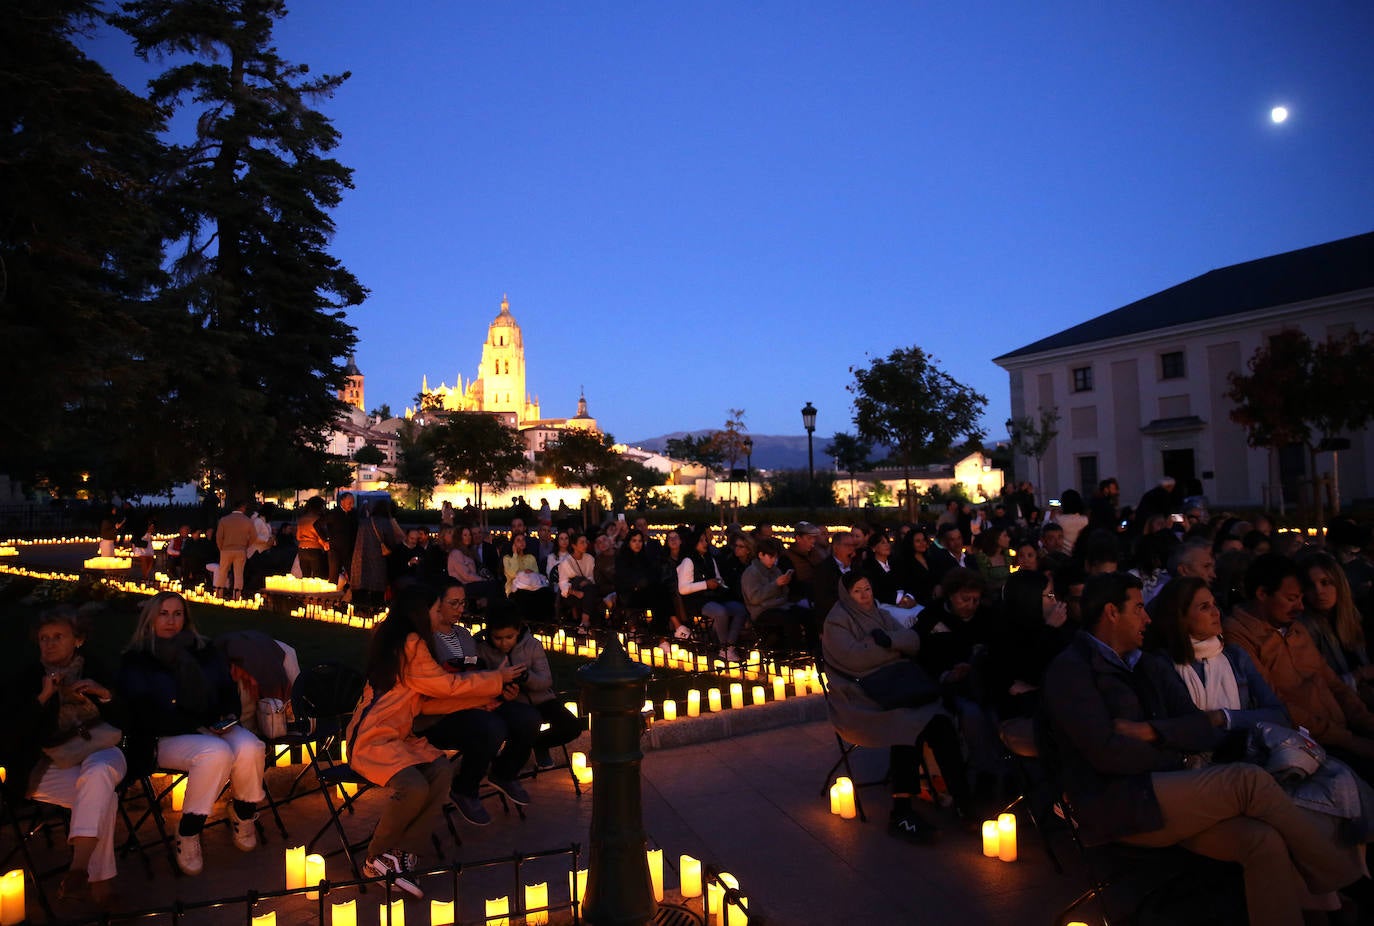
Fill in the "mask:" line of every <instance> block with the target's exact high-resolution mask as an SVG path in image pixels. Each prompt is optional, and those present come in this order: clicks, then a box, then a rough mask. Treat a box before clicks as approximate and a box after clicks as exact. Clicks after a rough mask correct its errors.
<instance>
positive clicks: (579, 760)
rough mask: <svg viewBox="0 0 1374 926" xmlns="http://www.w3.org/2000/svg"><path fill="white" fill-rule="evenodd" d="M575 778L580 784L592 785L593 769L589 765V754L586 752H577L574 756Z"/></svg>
mask: <svg viewBox="0 0 1374 926" xmlns="http://www.w3.org/2000/svg"><path fill="white" fill-rule="evenodd" d="M571 763H572V770H573V776H574V777H575V778H576V779H577V782H578V784H584V785H589V784H591V783H592V768H591V766H590V765H588V764H587V754H586V753H585V752H575V753H573V754H572V759H571Z"/></svg>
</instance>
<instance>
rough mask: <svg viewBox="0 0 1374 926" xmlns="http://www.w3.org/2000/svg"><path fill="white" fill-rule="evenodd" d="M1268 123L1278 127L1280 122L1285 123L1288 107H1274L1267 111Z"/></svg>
mask: <svg viewBox="0 0 1374 926" xmlns="http://www.w3.org/2000/svg"><path fill="white" fill-rule="evenodd" d="M1269 121H1271V122H1273V123H1274V124H1275V125H1278V124H1279V123H1281V122H1287V121H1288V107H1287V106H1275V107H1274V108H1273V109H1271V110H1269Z"/></svg>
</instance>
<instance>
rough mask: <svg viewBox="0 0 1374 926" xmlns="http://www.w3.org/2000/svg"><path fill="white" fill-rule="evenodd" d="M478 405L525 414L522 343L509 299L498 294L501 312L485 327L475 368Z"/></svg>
mask: <svg viewBox="0 0 1374 926" xmlns="http://www.w3.org/2000/svg"><path fill="white" fill-rule="evenodd" d="M476 387H477V395H476V396H475V398H476V399H477V403H478V407H479V408H481V409H482V410H483V411H488V412H515V413H516V414H517V415H519V416H520V418H521V420H524V419H525V418H526V417H528V416H527V415H526V414H525V405H526V400H525V343H524V340H523V339H522V337H521V335H520V326H519V325H518V324H516V322H515V318H514V317H513V316H512V315H511V314H510V299H509V298H508V297H506V296H502V297H501V311H500V312H499V313H497V315H496V318H494V319H492V322H491V325H490V326H488V328H487V340H486V343H484V344H483V345H482V364H481V366H479V367H478V368H477V383H476Z"/></svg>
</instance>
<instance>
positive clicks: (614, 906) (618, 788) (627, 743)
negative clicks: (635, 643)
mask: <svg viewBox="0 0 1374 926" xmlns="http://www.w3.org/2000/svg"><path fill="white" fill-rule="evenodd" d="M650 671H651V670H650V669H649V667H648V666H643V665H640V664H639V663H637V662H634V661H633V660H631V659H630V657H629V656H628V655H627V654H626V652H625V648H624V647H623V646H622V645H621V643H620V638H619V636H617V635H616V634H615V633H609V632H608V633H607V634H606V642H605V644H604V646H603V647H602V650H601V655H600V656H599V657H597V660H596V662H594V663H592V664H591V665H589V666H583V667H582V668H580V669H578V670H577V677H578V680H579V681H580V682H581V684H582V703H583V705H584V707H585V708H586V711H587V716H588V717H589V718H590V722H591V731H592V746H591V754H590V756H589V757H588V758H589V760H590V762H591V765H592V782H593V784H592V830H591V850H590V858H589V861H588V864H589V871H588V872H587V899H586V903H585V904H584V906H583V914H582V915H583V918H584V919H585V920H586V921H587V922H588V923H591V924H593V926H643V924H645V923H648V922H649V921H651V920H652V919H653V918H654V914H655V913H656V912H657V911H658V904H657V903H656V902H655V901H654V890H653V885H652V883H651V882H650V880H649V860H648V857H647V856H646V855H645V851H646V848H647V840H646V838H645V836H644V804H643V796H642V788H641V782H640V774H639V764H640V761H641V760H642V759H643V758H644V753H643V752H642V751H641V750H640V748H639V738H640V736H641V735H642V734H643V732H644V720H643V718H642V717H641V715H640V708H641V707H642V706H643V704H644V695H645V693H646V692H647V690H648V679H649V675H650Z"/></svg>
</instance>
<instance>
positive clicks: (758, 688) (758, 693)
mask: <svg viewBox="0 0 1374 926" xmlns="http://www.w3.org/2000/svg"><path fill="white" fill-rule="evenodd" d="M767 700H768V695H767V694H766V693H765V692H764V690H763V686H762V685H755V686H754V703H755V704H762V703H764V702H765V701H767Z"/></svg>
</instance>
